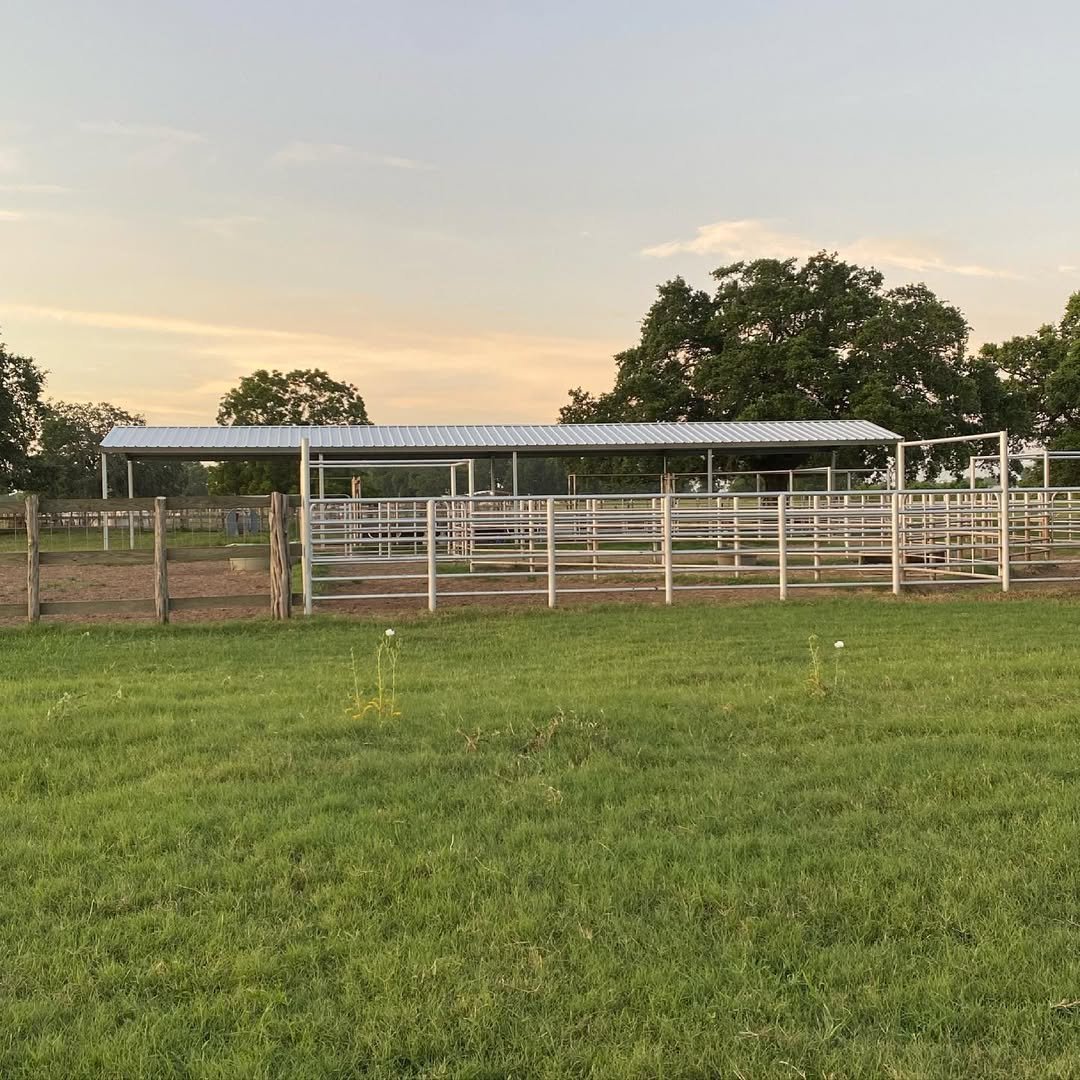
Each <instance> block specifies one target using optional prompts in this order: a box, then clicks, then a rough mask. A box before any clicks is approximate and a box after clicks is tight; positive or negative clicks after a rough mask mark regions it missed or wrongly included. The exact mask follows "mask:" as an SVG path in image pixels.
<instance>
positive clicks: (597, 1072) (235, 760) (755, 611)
mask: <svg viewBox="0 0 1080 1080" xmlns="http://www.w3.org/2000/svg"><path fill="white" fill-rule="evenodd" d="M1078 615H1080V608H1077V606H1076V605H1075V604H1073V603H1070V602H1068V601H1064V600H1050V599H1036V598H1016V599H1010V600H1005V601H1001V600H990V599H986V600H979V599H937V600H931V601H924V600H918V599H914V598H913V599H905V600H903V601H899V602H897V601H892V600H890V599H887V598H882V599H880V600H874V599H863V598H856V597H852V598H848V599H835V600H834V599H826V598H814V599H810V600H806V601H792V602H789V603H788V604H786V605H781V604H778V603H767V604H758V605H753V604H734V603H732V604H725V605H717V606H705V605H700V606H699V605H692V604H686V605H684V606H678V607H675V608H673V609H668V610H665V609H662V608H653V607H645V606H636V605H625V606H618V607H607V608H603V609H593V610H589V611H557V612H553V613H549V612H546V611H543V612H541V611H537V612H535V613H531V612H530V613H517V614H495V613H491V612H473V613H468V614H453V613H448V614H445V615H442V614H441V615H439V616H438V617H435V618H431V619H428V618H424V619H417V620H415V621H408V622H400V623H398V624H396V628H397V637H396V639H395V640H396V641H397V642H398V643H399V650H400V651H399V656H400V661H399V676H398V707H399V709H400V712H401V715H400V717H398V718H397V719H393V720H389V721H380V720H378V718H377V717H375V716H374V715H372V714H370V713H369V714H368V715H366V716H361V717H358V716H356V715H354V713H355V711H356V710H355V706H354V703H353V697H354V685H353V672H352V670H351V667H352V665H351V662H350V653H351V652H355V655H356V659H357V671H358V675H359V679H360V683H361V690H362V691H363V693H362V694H361V699H363V698H365V697H367V696H370V685H369V684H370V682H371V676H372V675H373V671H374V658H373V654H374V649H375V647H376V645H377V643H378V642H379V640H381V635H382V630H383V624H375V623H372V622H362V621H352V622H348V621H336V620H331V619H317V620H315V621H313V622H310V623H305V622H303V621H302V620H296V621H293V622H292V623H290V624H285V625H279V626H274V625H271V624H268V623H255V622H252V623H233V624H218V625H212V626H211V625H203V626H199V625H191V626H178V627H173V628H157V627H150V626H125V627H122V628H119V627H118V628H105V627H100V626H94V627H92V628H90V629H89V630H86V629H85V628H82V627H43V628H36V629H16V630H9V631H0V881H2V883H3V884H2V887H0V950H2V952H0V955H2V958H3V962H2V964H0V1076H2V1077H3V1078H5V1080H10V1078H16V1077H20V1078H21V1077H34V1078H51V1077H64V1078H69V1077H87V1078H89V1077H95V1078H99V1077H143V1076H146V1077H216V1078H221V1080H225V1078H228V1080H236V1078H241V1077H245V1078H246V1077H266V1078H279V1077H290V1078H292V1077H295V1078H315V1077H341V1078H345V1077H362V1076H366V1077H468V1078H477V1080H479V1078H491V1080H494V1078H497V1077H522V1078H533V1077H539V1078H554V1077H586V1076H589V1077H603V1078H618V1077H635V1078H637V1077H670V1078H684V1077H702V1078H704V1077H716V1076H725V1077H726V1076H730V1077H747V1078H758V1077H801V1076H805V1077H822V1076H832V1077H853V1076H865V1077H952V1076H955V1077H998V1076H1000V1077H1073V1076H1077V1075H1080V735H1078V726H1080V633H1078V632H1077V629H1078ZM812 635H816V636H817V638H818V639H819V642H820V653H821V657H820V663H819V664H818V665H817V667H816V669H815V666H814V664H813V663H812V659H811V652H810V648H809V639H810V638H811V636H812ZM835 639H843V640H844V642H845V645H846V647H845V648H844V649H843V650H838V649H835V648H834V647H833V641H834V640H835Z"/></svg>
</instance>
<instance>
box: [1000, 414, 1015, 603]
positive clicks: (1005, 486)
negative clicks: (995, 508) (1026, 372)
mask: <svg viewBox="0 0 1080 1080" xmlns="http://www.w3.org/2000/svg"><path fill="white" fill-rule="evenodd" d="M998 456H999V458H1000V461H1001V466H1000V467H1001V492H1000V493H999V499H1000V502H999V506H1000V513H1001V523H1000V524H1001V591H1002V592H1008V591H1009V586H1010V584H1011V579H1012V566H1011V559H1010V552H1009V433H1008V432H1007V431H1003V432H1002V433H1001V435H1000V437H999V443H998Z"/></svg>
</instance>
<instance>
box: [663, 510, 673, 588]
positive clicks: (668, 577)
mask: <svg viewBox="0 0 1080 1080" xmlns="http://www.w3.org/2000/svg"><path fill="white" fill-rule="evenodd" d="M671 498H672V497H671V495H665V496H664V497H663V499H662V500H661V506H662V508H663V518H662V521H663V529H664V531H663V550H664V603H665V604H670V603H671V602H672V600H673V599H674V596H675V593H674V589H675V584H674V578H675V555H674V552H673V551H672V542H671Z"/></svg>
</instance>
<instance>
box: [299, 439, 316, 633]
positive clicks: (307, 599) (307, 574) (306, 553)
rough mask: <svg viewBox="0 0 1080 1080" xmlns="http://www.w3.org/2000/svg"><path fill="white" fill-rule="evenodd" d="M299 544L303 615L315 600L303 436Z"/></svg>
mask: <svg viewBox="0 0 1080 1080" xmlns="http://www.w3.org/2000/svg"><path fill="white" fill-rule="evenodd" d="M300 514H301V518H300V542H301V558H300V562H301V572H302V579H303V583H304V614H305V615H310V614H311V613H312V611H313V610H314V604H315V598H314V596H313V595H312V573H311V570H312V561H311V560H312V552H311V540H312V535H313V530H312V527H311V440H310V439H309V438H307V436H305V437H304V438H302V439H301V440H300Z"/></svg>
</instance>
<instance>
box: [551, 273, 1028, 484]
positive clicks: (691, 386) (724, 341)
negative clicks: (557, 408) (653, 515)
mask: <svg viewBox="0 0 1080 1080" xmlns="http://www.w3.org/2000/svg"><path fill="white" fill-rule="evenodd" d="M712 276H713V278H714V280H715V283H716V284H715V287H714V289H713V290H712V291H706V290H703V289H695V288H693V287H691V286H690V285H689V284H687V282H686V281H685V280H683V279H682V278H675V279H674V280H673V281H669V282H667V283H666V284H664V285H662V286H660V288H659V295H658V298H657V300H656V302H655V303H654V304H653V305H652V307H651V308H650V309H649V311H648V313H647V315H646V316H645V320H644V322H643V323H642V328H641V339H640V341H639V343H638V344H637V345H636V346H634V347H633V348H631V349H627V350H626V351H625V352H622V353H620V354H618V355H617V356H616V357H615V363H616V368H617V371H616V379H615V385H614V388H613V389H612V390H611V391H610V392H609V393H606V394H600V395H598V396H593V395H592V394H589V393H588V392H586V391H584V390H582V389H581V388H580V387H579V388H577V389H575V390H572V391H571V392H570V398H571V400H570V403H569V404H568V405H566V406H565V407H564V408H563V409H562V410H561V413H560V419H561V420H562V421H563V422H582V421H603V420H612V421H614V420H825V419H862V420H870V421H873V422H874V423H878V424H881V425H882V426H884V427H887V428H890V429H891V430H893V431H897V432H900V433H901V434H903V435H906V436H908V437H911V438H916V437H917V438H936V437H941V436H950V435H963V434H974V433H977V432H980V431H984V430H987V429H997V428H1000V427H1002V426H1015V427H1019V428H1021V429H1022V428H1023V426H1024V424H1025V422H1026V418H1027V413H1026V411H1025V407H1024V404H1023V401H1022V400H1021V399H1020V398H1019V396H1018V395H1017V394H1016V393H1015V392H1014V390H1013V388H1012V386H1011V385H1010V384H1009V383H1007V382H1005V381H1003V380H1002V379H1001V378H1000V377H999V374H998V371H997V368H996V366H995V364H994V363H993V362H992V360H991V359H990V358H987V357H972V356H970V355H969V354H968V325H967V322H966V320H965V319H964V316H963V315H962V314H961V313H960V311H959V310H958V309H957V308H955V307H953V306H952V305H950V304H947V303H945V302H943V301H942V300H940V299H938V297H937V296H935V295H934V293H933V292H931V290H930V289H929V288H927V287H926V286H925V285H903V286H900V287H898V288H892V289H887V288H885V286H884V283H883V278H882V275H881V274H880V273H879V272H878V271H877V270H874V269H868V268H864V267H860V266H855V265H853V264H851V263H847V262H844V261H843V260H841V259H839V258H838V257H837V256H836V255H830V254H827V253H825V252H822V253H820V254H818V255H814V256H813V257H811V258H809V259H807V260H805V261H804V262H802V263H800V262H799V261H798V260H796V259H785V260H779V259H758V260H756V261H754V262H739V263H734V264H733V265H730V266H724V267H721V268H720V269H718V270H716V271H715V272H714V273H713V275H712ZM1010 422H1011V423H1010ZM1017 434H1018V435H1022V434H1023V431H1022V430H1019V431H1018V432H1017ZM968 452H969V451H968V450H967V449H964V448H961V449H957V448H955V447H950V446H944V447H940V448H937V449H935V450H934V451H932V452H930V453H928V454H926V455H918V454H912V455H911V461H912V465H913V468H921V469H922V471H923V472H924V473H925V474H934V473H936V472H937V471H938V470H940V469H941V468H949V467H951V468H958V467H960V466H961V465H962V463H963V461H964V460H965V457H966V454H967V453H968ZM888 454H889V451H888V449H886V448H869V449H866V450H849V451H845V452H843V453H842V454H841V464H846V465H848V466H850V467H869V468H874V469H879V470H881V469H883V468H884V467H885V465H886V462H887V457H888ZM808 460H809V458H808V457H807V455H805V454H786V455H782V456H767V457H757V458H753V457H746V458H742V459H740V460H738V461H732V463H731V464H733V465H737V466H738V467H741V468H751V469H753V468H785V469H786V468H791V467H793V466H797V465H800V464H804V463H806V462H807V461H808Z"/></svg>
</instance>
